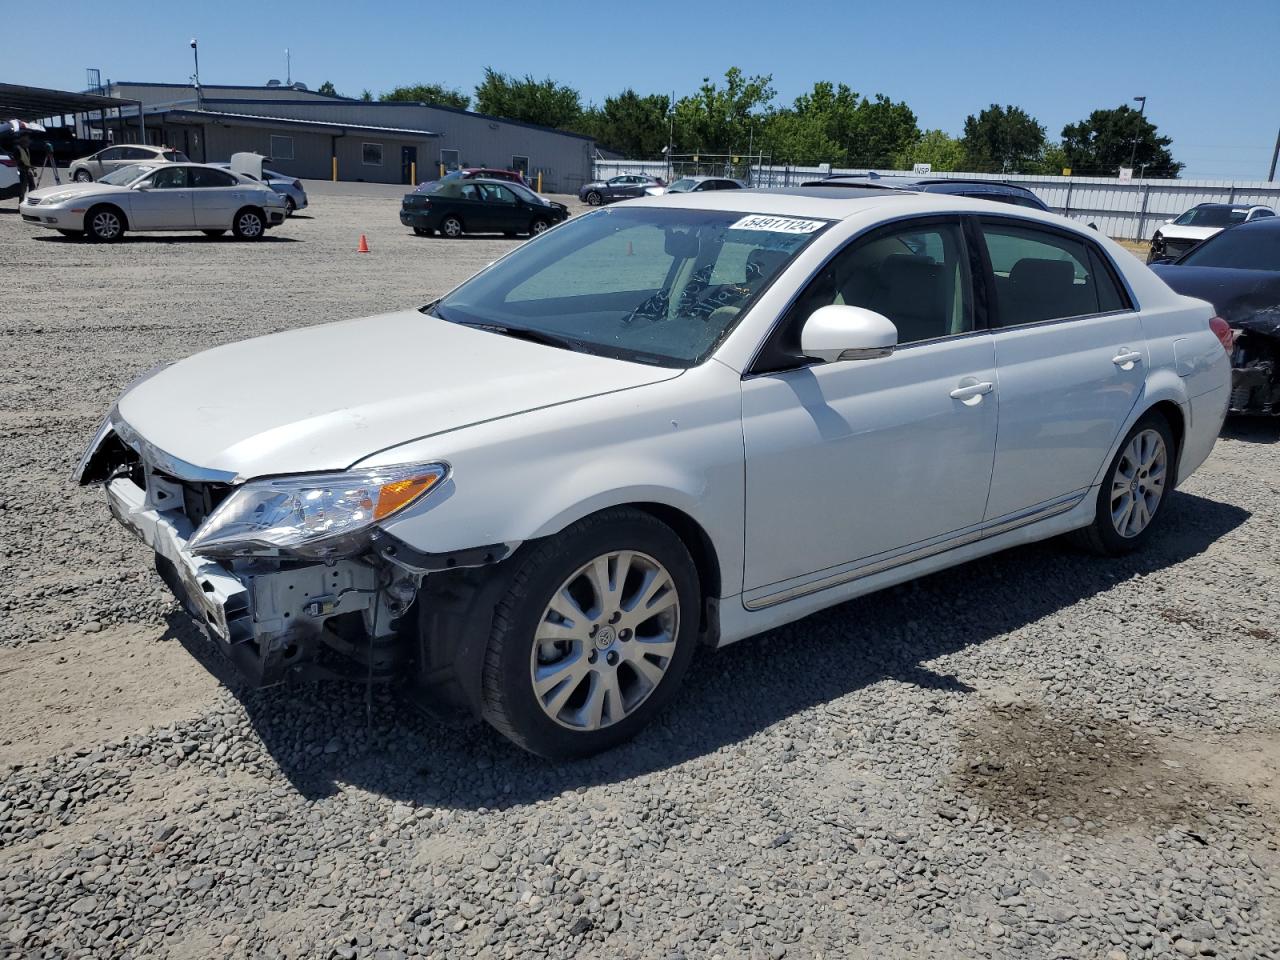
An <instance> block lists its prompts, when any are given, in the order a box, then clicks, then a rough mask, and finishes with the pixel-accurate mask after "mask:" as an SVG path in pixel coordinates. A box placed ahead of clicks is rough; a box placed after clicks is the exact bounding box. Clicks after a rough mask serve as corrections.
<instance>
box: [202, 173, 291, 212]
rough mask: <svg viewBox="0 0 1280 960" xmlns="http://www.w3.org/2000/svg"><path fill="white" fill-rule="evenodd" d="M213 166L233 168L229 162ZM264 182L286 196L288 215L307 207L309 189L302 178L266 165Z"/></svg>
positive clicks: (285, 202)
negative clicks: (304, 187) (307, 189)
mask: <svg viewBox="0 0 1280 960" xmlns="http://www.w3.org/2000/svg"><path fill="white" fill-rule="evenodd" d="M213 166H215V167H219V168H220V169H222V170H230V169H231V164H229V163H215V164H213ZM245 176H250V177H251V176H253V175H252V174H245ZM262 182H263V183H265V184H266V185H267V186H268V187H270V188H271V189H272V190H274V191H275V192H276V193H278V194H280V195H281V196H282V197H284V207H285V215H286V216H290V217H292V216H293V215H294V214H295V213H297V212H298V211H299V210H302V209H304V208H305V207H306V205H307V191H306V190H304V189H303V187H302V181H301V180H297V179H295V178H293V177H291V176H289V175H288V174H285V173H280V172H279V171H276V170H268V169H267V168H266V167H263V168H262Z"/></svg>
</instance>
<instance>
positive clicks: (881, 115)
mask: <svg viewBox="0 0 1280 960" xmlns="http://www.w3.org/2000/svg"><path fill="white" fill-rule="evenodd" d="M919 136H920V128H919V127H918V126H917V125H916V115H915V113H913V112H912V110H911V108H910V107H908V106H907V105H906V104H905V103H903V102H897V103H895V102H894V101H892V100H890V99H889V98H888V97H886V96H885V95H884V94H883V93H877V94H876V95H875V99H873V100H868V99H866V98H865V97H864V98H863V100H862V102H861V103H860V104H858V112H857V115H856V117H855V121H854V125H853V131H852V134H851V136H850V138H849V156H848V159H847V160H846V165H847V166H851V167H880V168H885V167H892V166H893V164H894V159H895V158H896V157H897V156H898V155H899V154H900V153H902V151H903V150H905V149H906V148H907V145H908V144H911V143H914V142H915V141H916V140H917V139H918V138H919Z"/></svg>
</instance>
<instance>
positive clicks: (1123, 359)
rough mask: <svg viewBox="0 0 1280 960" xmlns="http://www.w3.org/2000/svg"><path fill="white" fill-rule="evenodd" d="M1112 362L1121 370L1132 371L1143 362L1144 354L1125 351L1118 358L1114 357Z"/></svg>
mask: <svg viewBox="0 0 1280 960" xmlns="http://www.w3.org/2000/svg"><path fill="white" fill-rule="evenodd" d="M1111 362H1112V363H1114V364H1115V365H1116V366H1117V367H1119V368H1120V369H1121V370H1132V369H1133V368H1134V366H1135V365H1136V364H1139V363H1141V362H1142V354H1140V353H1138V352H1137V351H1136V350H1128V351H1125V352H1123V353H1121V354H1119V355H1118V356H1115V357H1112V358H1111Z"/></svg>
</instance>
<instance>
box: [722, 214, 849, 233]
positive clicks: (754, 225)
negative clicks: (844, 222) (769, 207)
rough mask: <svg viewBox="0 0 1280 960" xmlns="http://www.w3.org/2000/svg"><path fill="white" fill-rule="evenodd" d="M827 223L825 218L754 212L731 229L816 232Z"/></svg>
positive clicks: (771, 231)
mask: <svg viewBox="0 0 1280 960" xmlns="http://www.w3.org/2000/svg"><path fill="white" fill-rule="evenodd" d="M826 225H827V221H825V220H797V219H796V218H795V217H769V216H765V215H764V214H761V213H753V214H751V215H750V216H747V217H743V218H742V219H741V220H739V221H738V222H737V223H735V224H733V225H732V226H731V227H729V229H730V230H767V231H768V232H770V233H814V232H816V231H818V230H821V229H822V228H823V227H825V226H826Z"/></svg>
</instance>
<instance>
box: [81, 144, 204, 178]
mask: <svg viewBox="0 0 1280 960" xmlns="http://www.w3.org/2000/svg"><path fill="white" fill-rule="evenodd" d="M164 161H169V162H171V163H189V162H190V161H189V158H188V157H187V155H186V154H185V153H183V152H182V151H181V150H174V149H173V148H172V147H150V146H147V145H146V144H145V143H122V144H119V145H117V146H114V147H107V148H106V149H105V150H99V151H98V152H97V153H94V154H91V155H89V156H87V157H81V158H80V159H79V160H74V161H72V163H71V167H70V169H69V170H68V171H67V175H68V176H69V177H70V178H71V179H72V180H74V181H76V182H78V183H89V182H90V181H92V180H101V179H102V178H103V177H105V176H106V175H107V174H108V173H111V172H113V171H115V170H119V169H121V168H123V167H128V166H131V165H132V164H135V163H147V162H151V163H160V162H164Z"/></svg>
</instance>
